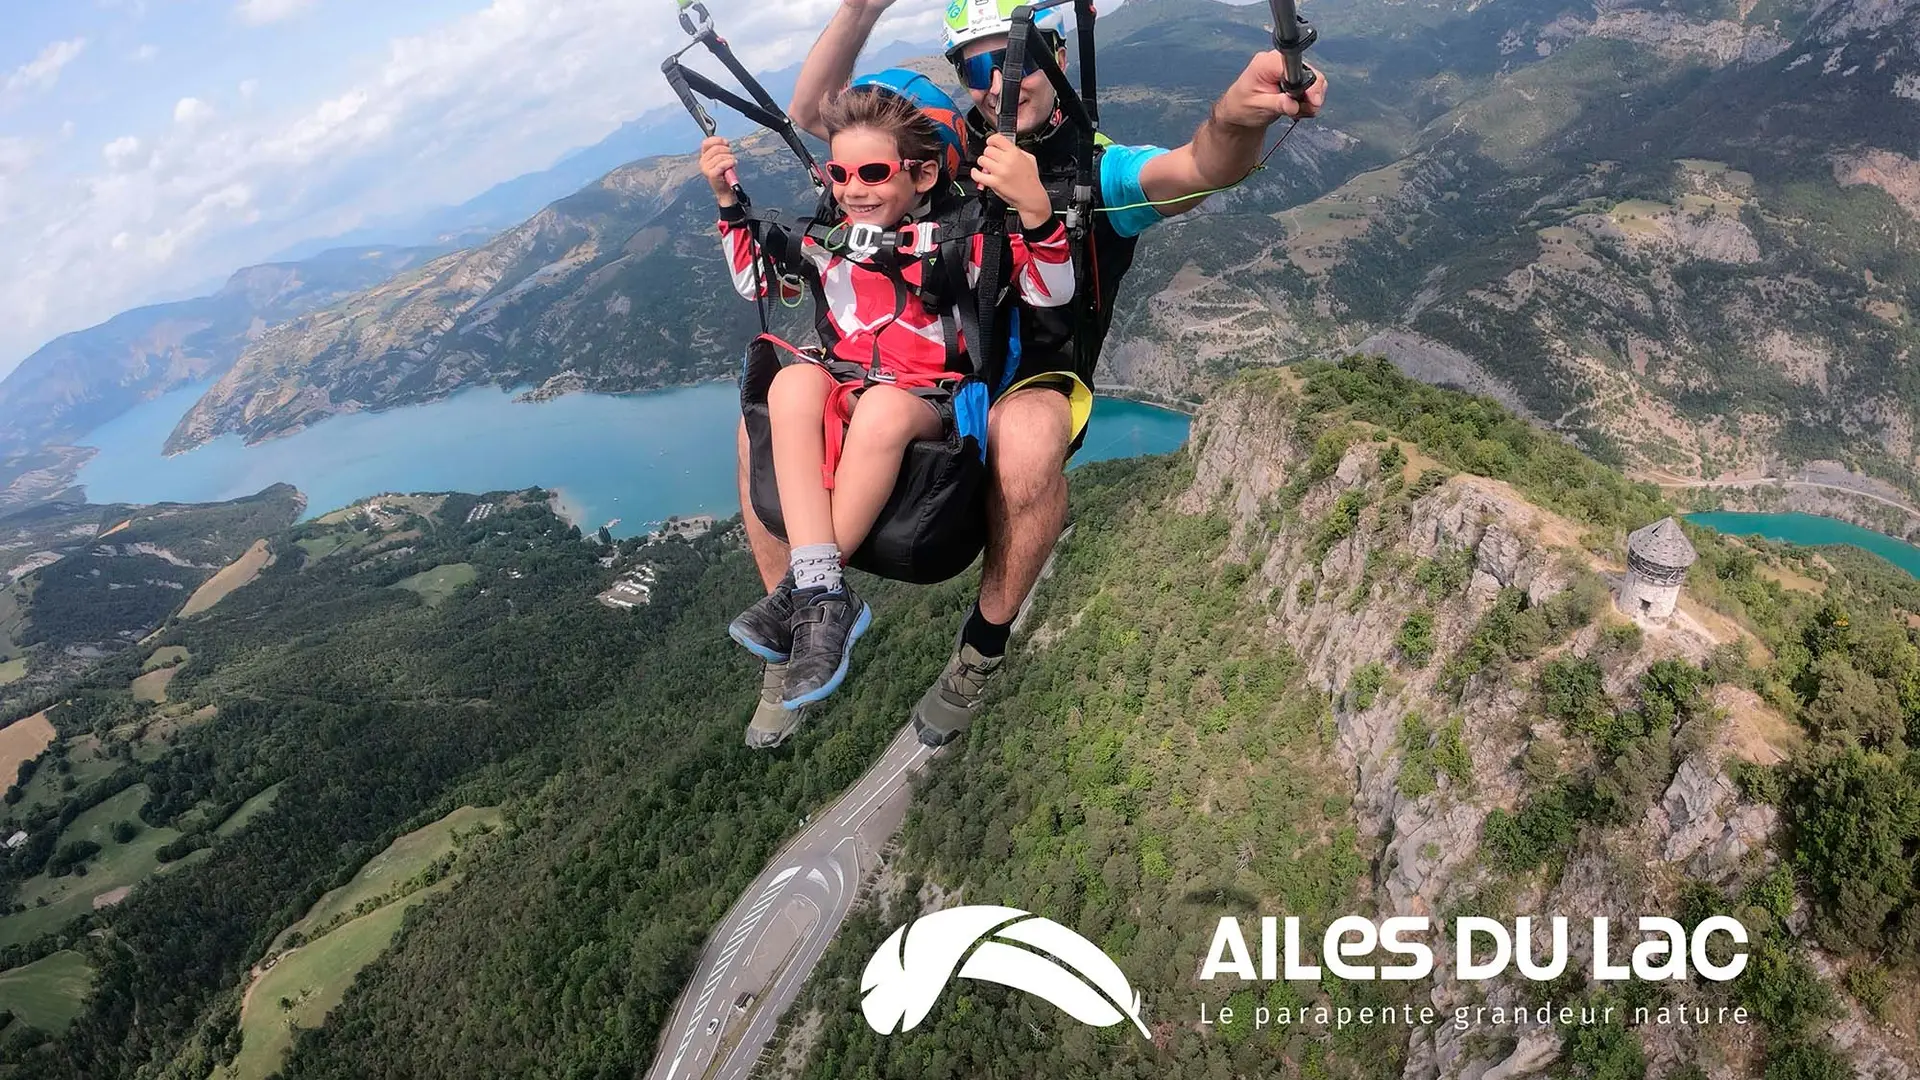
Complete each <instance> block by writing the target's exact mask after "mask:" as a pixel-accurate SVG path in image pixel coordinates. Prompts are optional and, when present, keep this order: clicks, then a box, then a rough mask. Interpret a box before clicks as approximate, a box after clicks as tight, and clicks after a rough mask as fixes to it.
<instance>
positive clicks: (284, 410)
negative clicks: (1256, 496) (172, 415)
mask: <svg viewBox="0 0 1920 1080" xmlns="http://www.w3.org/2000/svg"><path fill="white" fill-rule="evenodd" d="M1264 13H1265V9H1264V8H1261V7H1258V6H1253V7H1237V6H1226V5H1219V4H1211V3H1201V4H1189V3H1175V2H1173V0H1141V2H1136V3H1132V4H1128V5H1126V6H1125V7H1123V8H1121V9H1120V10H1119V11H1118V12H1117V13H1116V14H1115V15H1114V16H1112V17H1111V18H1109V19H1106V20H1104V21H1103V22H1102V24H1101V31H1100V33H1101V43H1102V53H1101V72H1102V76H1103V82H1104V84H1105V86H1104V89H1103V113H1102V117H1103V121H1104V124H1103V126H1104V128H1105V129H1106V130H1107V131H1108V132H1109V133H1110V134H1111V135H1113V136H1114V137H1116V138H1117V139H1119V140H1120V141H1123V142H1156V143H1161V144H1177V143H1178V142H1180V141H1183V140H1184V139H1185V138H1186V137H1187V136H1188V134H1189V133H1190V132H1191V130H1192V128H1193V126H1194V124H1195V123H1196V122H1197V120H1198V119H1199V118H1200V117H1201V116H1203V115H1204V110H1205V108H1206V105H1207V102H1208V101H1209V100H1210V99H1211V98H1212V97H1214V96H1215V95H1216V94H1217V93H1218V91H1219V89H1220V88H1221V87H1222V86H1224V85H1225V84H1226V83H1227V82H1228V81H1229V80H1230V79H1231V78H1232V76H1233V75H1234V74H1235V73H1236V72H1237V70H1238V69H1239V67H1240V65H1241V64H1242V63H1243V62H1244V58H1245V56H1246V55H1248V54H1249V53H1250V52H1251V51H1253V50H1254V49H1257V48H1258V47H1259V46H1260V44H1261V43H1262V42H1263V41H1264V40H1265V37H1264V35H1265V31H1264V29H1263V25H1262V19H1263V17H1264ZM1315 17H1316V18H1317V19H1318V21H1319V22H1320V24H1321V29H1322V32H1323V40H1322V43H1321V45H1320V46H1318V47H1317V48H1316V51H1315V54H1314V59H1315V60H1316V62H1317V63H1320V64H1321V65H1323V66H1324V67H1325V68H1326V69H1327V70H1328V72H1329V75H1330V77H1331V78H1332V80H1333V85H1334V86H1335V87H1336V88H1337V90H1336V96H1335V97H1334V98H1333V102H1334V104H1333V105H1332V106H1331V107H1330V108H1329V110H1328V111H1327V114H1326V115H1325V116H1324V117H1323V118H1321V119H1318V120H1315V121H1313V122H1311V123H1309V124H1307V125H1303V126H1302V127H1301V128H1300V129H1299V130H1298V131H1297V132H1295V133H1294V134H1293V135H1292V136H1291V137H1290V139H1289V141H1288V143H1287V144H1286V146H1285V148H1284V149H1283V150H1282V151H1281V152H1280V153H1279V154H1278V155H1276V156H1275V157H1274V159H1273V161H1272V163H1271V164H1270V166H1269V168H1268V169H1267V170H1266V171H1265V172H1263V173H1261V174H1259V175H1257V176H1255V177H1253V178H1252V179H1251V180H1250V181H1249V182H1247V183H1246V184H1244V185H1242V186H1240V187H1239V188H1237V189H1235V190H1233V191H1231V192H1228V193H1225V194H1222V195H1219V196H1216V197H1215V198H1214V199H1213V200H1212V201H1211V202H1210V203H1209V204H1208V206H1207V208H1206V209H1205V210H1204V211H1203V212H1201V213H1198V214H1194V215H1189V216H1188V217H1187V218H1183V219H1179V220H1177V221H1175V222H1173V223H1171V224H1169V225H1167V226H1164V227H1162V228H1160V229H1157V230H1154V231H1153V232H1152V233H1150V234H1149V237H1148V239H1147V240H1146V241H1145V242H1143V244H1142V248H1141V254H1140V258H1139V262H1138V264H1137V268H1136V270H1135V271H1134V273H1133V276H1132V277H1131V278H1130V279H1129V282H1128V285H1127V287H1126V289H1125V290H1124V291H1123V294H1122V296H1123V300H1122V304H1121V311H1120V313H1119V315H1118V317H1117V320H1116V325H1115V332H1114V335H1113V337H1112V338H1111V339H1110V343H1109V346H1108V348H1107V351H1106V355H1105V358H1104V367H1103V370H1102V373H1101V374H1102V379H1103V381H1104V382H1106V383H1107V384H1109V385H1121V386H1127V387H1132V388H1135V389H1137V390H1140V391H1143V392H1147V393H1150V394H1152V395H1155V396H1159V397H1163V398H1172V399H1177V400H1193V399H1197V398H1203V397H1204V396H1205V395H1206V394H1207V393H1208V392H1209V390H1210V388H1211V387H1212V386H1213V385H1214V384H1216V383H1217V382H1218V381H1219V380H1220V379H1221V378H1224V377H1225V376H1227V375H1228V374H1230V373H1231V372H1232V371H1234V370H1236V369H1238V368H1240V367H1244V366H1246V365H1249V364H1266V363H1275V362H1282V361H1286V360H1289V359H1293V358H1297V357H1300V356H1305V355H1313V354H1316V353H1323V352H1326V351H1328V350H1337V349H1345V348H1354V347H1364V348H1366V349H1368V350H1369V351H1379V352H1383V353H1386V354H1388V355H1390V356H1391V357H1392V358H1393V359H1394V360H1395V361H1396V362H1397V363H1399V364H1400V365H1401V366H1402V367H1403V369H1405V370H1408V371H1410V372H1412V373H1415V374H1418V375H1420V376H1422V377H1425V378H1429V379H1432V380H1434V381H1438V382H1443V383H1449V384H1456V385H1463V386H1468V387H1472V388H1474V389H1477V390H1482V391H1485V392H1488V393H1491V394H1493V395H1494V396H1496V397H1498V398H1500V399H1501V400H1503V401H1505V402H1507V403H1509V404H1510V405H1512V406H1514V407H1516V408H1518V409H1520V410H1521V411H1523V412H1524V413H1526V414H1528V415H1530V416H1533V417H1534V418H1536V419H1538V420H1540V421H1541V422H1543V423H1546V424H1549V425H1551V426H1553V427H1555V428H1557V429H1559V430H1561V431H1563V432H1565V433H1566V434H1567V435H1568V436H1569V437H1570V438H1573V439H1576V440H1577V441H1578V442H1579V443H1580V444H1581V445H1582V446H1584V447H1586V448H1587V449H1589V450H1590V451H1592V452H1594V453H1597V454H1600V455H1601V456H1603V457H1605V458H1606V459H1608V460H1611V461H1615V462H1617V463H1620V464H1623V465H1627V466H1631V467H1633V468H1635V469H1637V470H1639V471H1640V472H1641V473H1642V474H1643V475H1652V476H1658V477H1664V478H1672V479H1675V480H1678V481H1691V480H1709V479H1712V478H1715V477H1722V476H1758V475H1762V474H1764V473H1766V472H1767V471H1769V470H1770V469H1774V468H1777V467H1778V466H1779V465H1781V464H1783V463H1785V464H1791V463H1796V462H1803V461H1809V460H1832V461H1839V462H1843V463H1844V464H1845V465H1846V466H1847V467H1848V468H1851V469H1853V470H1855V471H1857V472H1863V473H1871V474H1874V475H1876V476H1878V477H1880V478H1882V479H1883V480H1885V481H1887V482H1890V483H1892V484H1894V485H1897V486H1899V487H1902V488H1905V489H1906V490H1907V491H1908V492H1909V493H1911V492H1913V491H1914V490H1916V476H1917V475H1920V472H1917V470H1916V465H1917V464H1920V456H1917V455H1920V444H1916V441H1915V423H1916V420H1920V413H1916V404H1915V403H1916V401H1917V400H1920V381H1917V380H1916V375H1915V367H1914V365H1913V363H1912V362H1911V359H1910V356H1911V353H1910V349H1911V346H1912V344H1913V326H1912V322H1911V319H1910V318H1909V312H1910V310H1911V309H1912V306H1913V303H1914V296H1913V291H1914V290H1915V288H1916V287H1920V265H1917V264H1916V263H1915V261H1914V258H1913V256H1912V254H1911V253H1910V249H1911V246H1912V245H1911V242H1910V237H1911V235H1912V233H1913V231H1914V227H1915V225H1916V216H1917V215H1920V161H1916V160H1915V159H1914V158H1913V157H1911V156H1908V155H1910V154H1912V153H1913V152H1914V150H1913V148H1914V146H1915V145H1916V140H1920V62H1916V59H1917V58H1916V56H1915V49H1916V44H1915V43H1916V41H1920V12H1916V11H1914V10H1913V9H1911V7H1910V6H1908V5H1900V4H1895V3H1890V2H1886V0H1834V2H1818V3H1814V2H1803V0H1768V2H1764V3H1757V4H1756V3H1750V2H1746V0H1739V2H1735V0H1724V2H1723V0H1688V2H1684V3H1664V4H1657V3H1650V2H1629V3H1613V4H1606V5H1603V6H1600V7H1594V6H1591V5H1585V4H1569V3H1566V2H1565V0H1508V2H1502V3H1493V4H1461V3H1442V4H1432V5H1425V6H1420V7H1409V6H1405V5H1396V4H1385V3H1373V2H1356V3H1351V4H1342V5H1338V6H1335V5H1327V6H1326V7H1324V8H1323V9H1320V10H1318V11H1316V12H1315ZM747 146H748V150H749V155H748V156H749V160H748V163H747V170H748V180H749V182H750V183H751V184H752V185H754V187H755V188H756V189H757V190H759V191H761V192H763V193H764V195H763V201H775V202H788V201H796V200H799V199H801V198H802V197H803V196H804V194H805V188H804V186H803V185H802V184H801V183H800V182H799V177H798V175H797V171H796V170H794V169H793V168H792V167H791V162H790V161H787V160H785V159H784V158H783V155H782V154H781V153H780V152H779V151H778V150H777V147H776V145H775V144H773V143H772V142H770V141H769V140H767V139H765V138H764V137H760V138H757V139H749V140H748V141H747ZM707 200H708V196H707V194H706V192H705V189H704V186H703V185H702V184H701V183H700V182H699V180H698V178H697V176H696V174H695V170H694V168H693V165H692V161H691V159H690V158H688V157H685V156H680V157H665V158H655V159H649V160H646V161H641V162H637V163H635V164H633V165H631V166H628V167H625V168H622V169H619V170H616V171H614V172H613V173H611V174H609V175H608V176H607V177H605V178H604V179H603V180H602V181H600V182H599V183H597V184H595V185H593V186H590V187H588V188H586V189H584V190H582V191H581V192H579V193H577V194H575V195H573V196H570V197H568V198H566V199H563V200H560V201H558V202H556V203H554V204H552V205H551V206H549V207H547V208H546V209H544V210H542V211H541V212H540V213H539V214H536V215H535V216H534V217H533V218H531V219H529V220H528V221H527V222H525V223H523V224H521V225H519V226H517V227H515V228H513V229H509V230H507V231H506V232H504V233H501V234H500V235H499V236H497V237H495V238H493V239H492V240H491V241H489V242H488V243H486V244H484V245H481V246H479V247H476V248H473V249H470V250H468V251H465V252H461V253H457V254H454V255H449V256H446V257H444V258H442V259H441V260H439V261H436V262H434V263H432V264H430V265H426V266H422V267H420V268H418V269H416V270H414V271H412V272H410V273H408V274H405V275H402V276H401V277H399V278H396V279H394V280H393V281H390V282H387V283H385V284H383V285H380V286H377V287H375V288H373V289H370V290H368V291H367V292H365V293H362V294H360V295H358V296H355V297H351V298H348V299H346V300H344V301H342V302H340V303H339V304H337V305H335V306H334V307H332V308H328V309H324V310H320V311H316V312H314V313H311V314H309V315H308V316H305V317H303V318H302V319H299V320H296V321H295V322H293V323H291V324H289V325H287V326H284V327H281V328H279V329H277V330H275V331H274V332H272V333H269V334H267V335H265V336H263V337H262V338H261V339H260V340H259V341H258V342H255V343H253V344H252V345H251V346H250V347H249V348H248V350H247V351H246V353H245V355H243V356H242V358H241V360H240V361H239V363H238V364H237V365H236V366H235V368H234V370H233V371H232V372H230V373H229V374H228V375H226V376H225V377H224V378H222V379H221V380H220V382H219V383H218V384H217V385H216V386H215V387H214V388H213V389H212V390H211V391H210V392H209V393H208V394H207V396H206V397H205V398H204V399H203V400H202V401H201V402H200V403H199V404H198V405H197V406H196V407H195V408H194V409H193V410H192V412H191V413H190V414H189V415H188V416H186V417H185V418H184V419H183V420H182V422H181V424H180V427H179V429H178V430H177V431H176V433H175V435H174V437H173V440H172V441H171V443H170V447H171V448H172V449H174V450H183V449H187V448H190V447H192V446H194V445H197V444H198V443H199V442H201V441H204V440H205V439H207V438H211V437H213V436H216V435H219V434H222V433H225V432H235V433H239V434H241V435H243V436H244V437H246V438H248V439H262V438H270V437H272V436H274V435H276V434H280V433H284V432H286V431H289V430H292V429H294V428H297V427H299V426H303V425H306V424H310V423H312V422H314V421H316V420H318V419H321V418H323V417H325V416H326V415H330V414H332V413H335V412H340V411H348V410H357V409H369V408H374V409H378V408H391V407H395V406H399V405H404V404H409V403H414V402H420V401H425V400H431V399H433V398H435V397H438V396H441V395H444V394H446V393H448V392H450V391H452V390H454V389H456V388H458V387H462V386H467V385H474V384H482V383H493V384H498V385H504V386H526V387H536V388H544V390H545V392H548V393H553V392H562V391H567V390H579V389H587V390H603V391H620V390H632V389H638V388H644V387H650V386H658V385H663V384H667V383H673V382H685V381H689V380H697V379H704V378H709V377H714V376H718V375H721V374H724V373H725V372H727V371H728V370H730V367H731V362H732V359H731V358H732V356H733V354H734V352H735V350H736V349H737V347H738V345H739V344H740V342H741V339H742V337H743V335H744V334H745V333H747V331H748V329H749V328H750V325H751V319H750V316H749V314H748V312H746V311H744V310H742V306H741V305H739V304H737V303H736V302H734V300H733V298H732V297H731V296H730V295H729V294H728V293H727V290H726V289H725V287H724V284H725V279H724V276H723V275H722V274H721V270H720V264H719V261H718V258H717V255H716V254H715V245H714V244H713V242H712V240H711V237H710V227H711V226H710V222H709V220H708V219H709V218H710V217H711V216H712V211H711V206H710V205H709V203H708V201H707ZM376 312H378V313H381V317H380V318H378V319H375V318H374V313H376Z"/></svg>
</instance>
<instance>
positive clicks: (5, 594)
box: [0, 576, 39, 660]
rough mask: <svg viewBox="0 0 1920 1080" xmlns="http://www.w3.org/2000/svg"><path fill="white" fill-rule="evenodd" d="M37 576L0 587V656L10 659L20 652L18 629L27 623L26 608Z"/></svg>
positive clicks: (30, 600)
mask: <svg viewBox="0 0 1920 1080" xmlns="http://www.w3.org/2000/svg"><path fill="white" fill-rule="evenodd" d="M38 581H39V578H38V577H37V576H34V577H29V578H27V580H26V581H24V582H21V583H20V584H18V585H13V586H10V587H7V588H0V658H5V659H8V660H12V659H14V658H15V657H17V656H18V655H19V653H20V646H19V645H18V644H17V642H18V641H19V639H20V629H21V627H23V626H25V625H26V623H27V609H28V606H29V605H30V604H32V602H33V590H34V585H35V583H36V582H38Z"/></svg>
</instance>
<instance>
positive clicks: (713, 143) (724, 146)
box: [700, 135, 740, 206]
mask: <svg viewBox="0 0 1920 1080" xmlns="http://www.w3.org/2000/svg"><path fill="white" fill-rule="evenodd" d="M739 167H740V162H739V160H738V159H736V158H735V157H734V156H733V147H732V146H730V145H729V144H728V143H727V140H725V139H723V138H721V137H720V136H718V135H714V136H711V137H709V138H708V139H707V141H706V142H703V143H701V144H700V174H701V175H702V176H705V177H706V178H707V183H709V184H711V185H713V197H714V199H715V200H717V201H718V202H719V203H720V205H721V206H732V205H733V204H734V203H735V202H736V201H738V200H737V199H736V198H735V197H734V194H733V177H734V175H735V170H736V169H738V168H739Z"/></svg>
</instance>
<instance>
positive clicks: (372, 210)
mask: <svg viewBox="0 0 1920 1080" xmlns="http://www.w3.org/2000/svg"><path fill="white" fill-rule="evenodd" d="M3 2H4V5H5V8H6V10H5V13H4V15H3V16H0V21H4V22H5V24H6V32H5V33H4V34H0V374H4V373H5V372H7V371H10V370H12V368H13V367H14V366H16V365H17V364H18V363H19V361H20V360H22V359H24V358H25V357H26V356H27V355H28V354H29V353H31V352H32V351H33V350H34V349H36V348H38V347H39V346H40V345H42V344H44V343H45V342H47V341H48V340H50V339H52V338H53V337H55V336H57V335H59V334H62V333H66V332H68V331H72V330H77V329H81V328H84V327H86V326H90V325H93V324H95V323H98V322H101V321H103V320H104V319H107V318H110V317H111V316H113V315H115V314H117V313H119V312H120V311H123V310H126V309H127V308H130V307H135V306H138V305H140V304H143V303H150V302H153V301H155V300H157V299H171V298H175V297H178V296H181V295H184V294H185V293H186V292H187V291H189V290H191V289H192V288H193V287H194V286H196V285H199V284H201V283H204V282H206V281H208V280H210V279H215V278H219V277H223V276H224V275H226V274H228V273H230V272H232V271H233V270H235V269H238V268H239V267H241V266H245V265H248V264H250V263H255V262H259V261H261V260H262V259H265V258H267V257H270V256H271V255H273V254H274V253H275V252H277V251H280V250H282V249H284V248H286V247H287V246H289V245H291V244H294V243H297V242H299V241H302V240H307V239H311V238H314V237H324V236H331V235H336V234H338V233H341V232H345V231H347V230H349V229H352V228H355V227H357V226H359V225H361V224H363V223H365V222H367V221H369V220H375V219H379V218H383V217H387V216H389V215H392V214H398V213H406V212H409V211H412V210H419V209H425V208H427V207H432V206H439V205H446V204H449V203H455V202H459V201H461V200H464V199H466V198H468V197H470V196H472V195H474V194H477V193H478V192H480V191H483V190H485V189H486V188H487V187H489V186H490V185H492V184H494V183H497V182H499V181H501V180H505V179H509V178H511V177H514V176H518V175H520V174H522V173H525V172H528V171H531V170H535V169H539V168H543V167H545V166H546V165H548V164H550V163H551V162H552V161H554V160H555V159H556V158H558V157H559V156H560V155H562V154H564V153H565V152H566V151H568V150H570V149H573V148H575V147H578V146H583V145H587V144H589V143H592V142H594V141H597V140H598V139H600V138H602V137H604V136H605V135H606V134H607V133H608V132H610V131H612V130H613V129H614V128H615V127H617V126H618V125H619V124H620V123H621V122H622V121H624V120H627V119H630V118H632V117H634V116H637V115H639V114H640V113H642V112H645V111H646V110H647V109H649V108H652V107H654V106H657V105H661V104H664V103H666V102H667V101H668V100H669V93H668V91H667V89H666V87H665V85H664V83H662V81H661V79H660V76H659V73H658V68H659V59H660V57H661V56H663V55H664V54H665V53H666V52H667V51H669V50H670V49H672V48H677V47H678V46H679V45H680V44H681V43H683V42H684V41H685V37H684V35H683V34H681V32H680V30H679V27H678V24H677V22H676V21H675V18H674V12H675V8H674V4H673V3H672V2H671V0H3ZM708 6H709V8H710V9H711V10H712V11H713V13H714V17H715V19H716V21H717V22H719V23H720V26H721V29H722V30H723V32H726V33H727V34H728V36H729V38H730V39H731V40H732V42H733V44H734V45H735V47H736V48H737V49H739V51H740V52H741V54H742V56H743V57H744V58H745V59H746V60H747V61H748V63H749V64H750V65H752V66H756V67H762V68H771V67H777V66H781V65H785V64H788V63H792V62H793V61H794V60H797V59H798V58H799V57H800V56H801V55H803V53H804V51H805V49H806V47H807V45H808V44H810V43H811V41H812V39H813V37H814V36H815V35H816V34H817V33H818V31H819V28H820V27H821V26H823V25H824V24H825V22H826V20H827V18H828V16H829V15H830V14H831V13H832V11H833V10H834V9H835V8H836V7H837V6H838V0H782V2H781V3H779V4H768V3H766V2H765V0H708ZM940 10H941V5H940V4H939V3H938V2H937V0H900V2H899V3H898V5H897V6H896V7H895V9H894V10H893V11H892V12H890V13H889V14H888V16H887V22H886V23H885V24H883V26H882V28H881V31H880V32H879V34H878V35H877V39H878V40H881V41H886V40H893V39H895V38H903V37H904V38H911V39H922V38H924V39H925V40H927V42H928V44H929V46H932V45H933V44H934V42H935V38H936V35H937V26H938V23H939V19H940ZM690 142H691V133H690ZM690 148H691V146H690Z"/></svg>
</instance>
